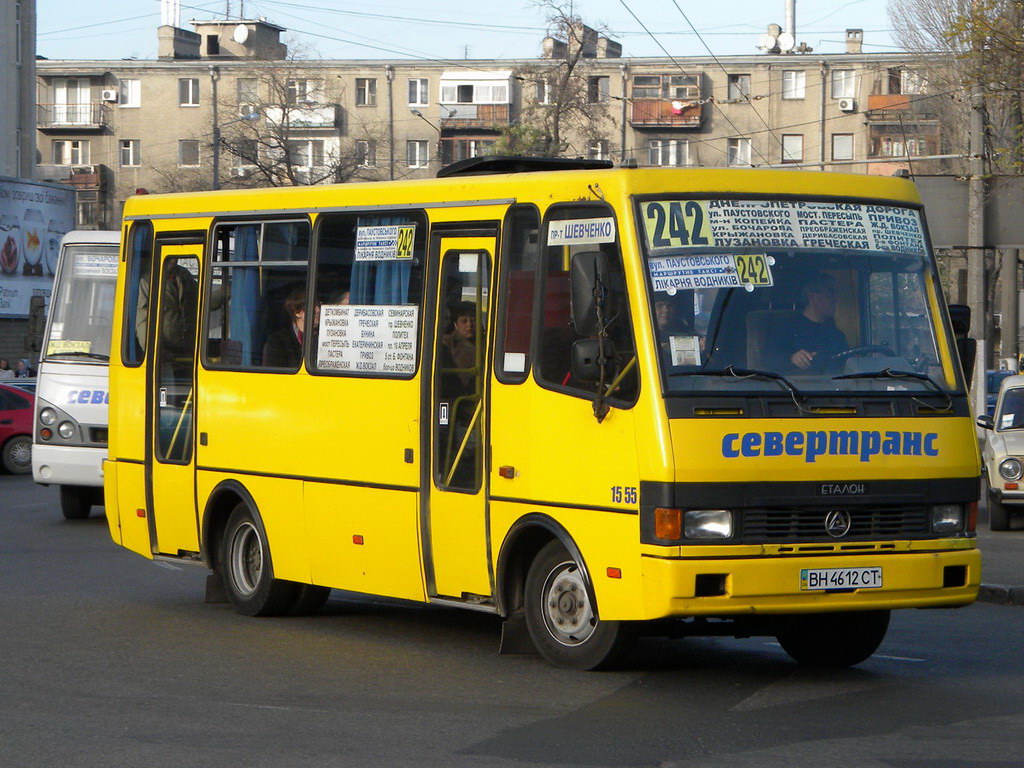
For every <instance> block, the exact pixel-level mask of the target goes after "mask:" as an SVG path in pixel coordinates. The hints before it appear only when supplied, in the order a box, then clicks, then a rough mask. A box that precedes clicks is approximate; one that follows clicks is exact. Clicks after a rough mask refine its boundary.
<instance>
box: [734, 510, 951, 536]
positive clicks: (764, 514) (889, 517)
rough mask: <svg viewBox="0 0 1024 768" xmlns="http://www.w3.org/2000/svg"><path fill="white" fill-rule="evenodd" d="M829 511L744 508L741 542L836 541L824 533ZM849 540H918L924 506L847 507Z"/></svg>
mask: <svg viewBox="0 0 1024 768" xmlns="http://www.w3.org/2000/svg"><path fill="white" fill-rule="evenodd" d="M829 511H830V510H829V509H796V508H790V509H778V508H776V509H746V510H744V511H743V529H742V530H743V532H742V541H743V542H744V543H755V542H762V541H778V540H782V539H784V540H786V541H795V542H800V541H832V542H834V541H836V540H837V539H836V538H835V537H832V536H829V535H828V533H826V532H825V515H827V514H828V513H829ZM847 511H848V512H849V513H850V518H851V525H850V532H849V533H847V534H846V535H845V536H843V537H841V538H842V540H844V541H849V540H850V539H871V538H886V539H890V538H905V537H921V536H926V535H929V534H930V533H931V532H930V530H929V526H928V509H927V507H910V506H893V507H866V508H863V509H857V508H848V509H847Z"/></svg>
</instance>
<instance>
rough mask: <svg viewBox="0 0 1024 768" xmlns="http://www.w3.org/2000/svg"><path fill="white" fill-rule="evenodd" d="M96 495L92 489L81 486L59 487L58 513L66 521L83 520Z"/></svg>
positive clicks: (87, 514)
mask: <svg viewBox="0 0 1024 768" xmlns="http://www.w3.org/2000/svg"><path fill="white" fill-rule="evenodd" d="M95 496H96V494H95V492H94V491H93V489H92V488H87V487H84V486H81V485H62V486H61V487H60V511H61V514H63V515H64V518H65V519H66V520H84V519H85V518H87V517H88V516H89V511H90V510H91V509H92V503H93V499H94V498H95Z"/></svg>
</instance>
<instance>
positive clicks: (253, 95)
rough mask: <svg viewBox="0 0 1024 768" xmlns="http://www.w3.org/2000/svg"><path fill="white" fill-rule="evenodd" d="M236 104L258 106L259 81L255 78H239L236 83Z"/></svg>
mask: <svg viewBox="0 0 1024 768" xmlns="http://www.w3.org/2000/svg"><path fill="white" fill-rule="evenodd" d="M237 87H238V103H239V104H258V103H259V101H260V81H259V80H258V79H257V78H255V77H240V78H238V81H237Z"/></svg>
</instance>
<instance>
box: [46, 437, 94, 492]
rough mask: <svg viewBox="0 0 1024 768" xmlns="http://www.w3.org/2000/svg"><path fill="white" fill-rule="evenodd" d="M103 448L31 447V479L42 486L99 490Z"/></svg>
mask: <svg viewBox="0 0 1024 768" xmlns="http://www.w3.org/2000/svg"><path fill="white" fill-rule="evenodd" d="M105 458H107V449H106V448H86V447H80V446H63V445H45V444H42V443H34V444H33V445H32V479H33V480H35V481H36V482H37V483H42V484H44V485H85V486H93V487H98V488H102V487H103V460H104V459H105Z"/></svg>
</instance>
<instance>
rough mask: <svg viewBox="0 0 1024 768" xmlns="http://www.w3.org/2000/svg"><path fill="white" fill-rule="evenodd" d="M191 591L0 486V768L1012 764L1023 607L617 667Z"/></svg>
mask: <svg viewBox="0 0 1024 768" xmlns="http://www.w3.org/2000/svg"><path fill="white" fill-rule="evenodd" d="M204 579H205V571H202V570H200V569H193V568H182V569H179V568H176V567H174V566H158V565H155V564H153V563H151V562H149V561H147V560H145V559H143V558H141V557H138V556H137V555H134V554H132V553H129V552H127V551H125V550H122V549H120V548H119V547H116V546H115V545H114V544H113V543H112V542H111V541H110V539H109V537H108V534H107V529H106V523H105V521H104V520H103V518H102V515H100V516H95V513H94V517H93V518H91V519H89V520H87V521H79V522H67V521H64V519H63V518H62V517H61V515H60V512H59V510H58V508H57V495H56V493H55V491H54V490H53V489H41V488H37V487H36V486H34V485H32V483H31V481H30V480H28V479H27V478H15V477H10V476H0V586H2V590H0V622H2V623H0V627H2V635H0V637H2V641H0V766H4V767H5V768H6V767H8V766H10V767H13V768H18V767H20V766H61V767H62V768H65V767H75V766H89V767H92V766H132V767H133V768H134V767H136V766H146V767H147V768H150V767H157V766H174V767H175V768H180V766H183V765H187V766H218V768H224V767H226V766H288V767H289V768H291V767H292V766H407V765H415V766H417V768H426V767H428V766H513V765H518V766H521V765H537V766H659V767H660V768H669V767H674V766H715V767H716V768H721V767H728V766H815V768H822V767H827V766H844V767H848V766H858V767H859V768H870V767H872V766H884V767H886V768H893V767H896V768H924V767H925V766H944V767H945V766H966V767H968V768H989V767H994V766H1019V765H1020V764H1021V757H1020V756H1021V754H1024V664H1022V659H1024V639H1022V633H1021V628H1022V621H1024V608H1019V607H1010V606H1001V605H992V604H981V603H979V604H976V605H974V606H971V607H969V608H964V609H960V610H955V611H901V612H898V613H896V614H895V615H894V617H893V622H892V626H891V628H890V631H889V636H888V637H887V639H886V641H885V643H884V644H883V645H882V648H881V649H880V650H879V652H878V654H876V655H875V656H874V657H872V659H870V660H869V661H867V662H865V663H864V664H862V665H861V666H860V667H858V668H856V669H851V670H843V671H839V672H811V671H807V670H803V669H801V668H800V667H798V666H797V665H795V664H794V663H793V662H791V661H790V660H789V658H788V657H787V656H786V655H785V654H784V653H783V651H782V650H781V649H780V648H779V647H778V646H777V645H775V644H774V643H772V642H770V641H768V640H766V639H764V638H756V639H749V640H731V639H730V640H726V639H690V640H682V641H669V640H651V641H645V642H643V643H641V644H640V646H639V647H638V648H637V650H636V652H634V654H633V656H632V657H631V658H630V660H629V663H628V666H627V668H626V669H625V670H623V671H618V672H610V673H579V672H570V671H563V670H558V669H554V668H552V667H550V666H547V665H546V664H544V663H543V662H542V661H541V660H540V659H539V658H538V657H536V656H499V655H498V654H497V652H496V650H497V643H498V633H499V624H498V620H497V619H496V618H495V617H492V616H488V615H484V614H475V613H470V612H463V611H457V610H449V609H440V608H429V607H424V606H418V605H412V604H408V603H399V602H393V601H383V600H366V599H363V600H356V599H353V598H352V596H349V595H340V594H339V593H335V594H334V596H333V597H332V599H331V601H330V602H329V603H328V605H327V609H326V612H325V615H323V616H319V617H309V618H290V619H250V618H245V617H242V616H238V615H237V614H235V613H234V612H233V611H231V609H230V608H228V607H227V606H224V605H205V604H204V603H203V602H202V593H203V581H204Z"/></svg>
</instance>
